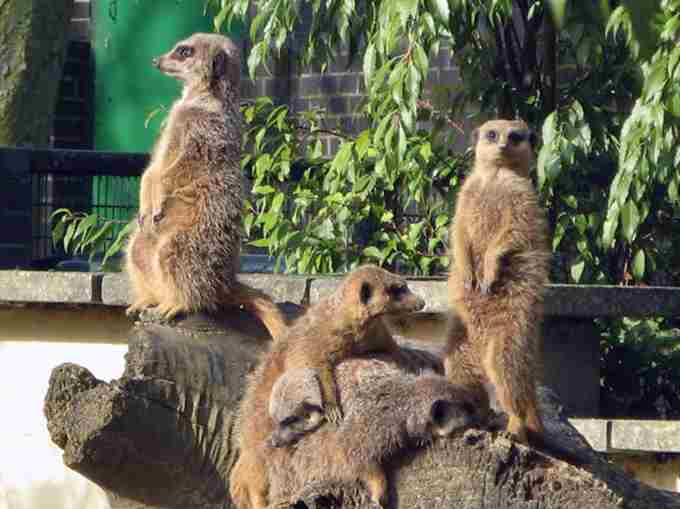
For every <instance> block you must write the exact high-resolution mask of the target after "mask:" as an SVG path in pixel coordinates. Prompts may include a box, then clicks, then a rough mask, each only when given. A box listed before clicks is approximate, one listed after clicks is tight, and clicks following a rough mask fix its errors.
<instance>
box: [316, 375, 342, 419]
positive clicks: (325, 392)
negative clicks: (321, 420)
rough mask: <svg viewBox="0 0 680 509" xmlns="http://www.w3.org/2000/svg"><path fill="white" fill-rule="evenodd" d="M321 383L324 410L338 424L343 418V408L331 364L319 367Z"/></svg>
mask: <svg viewBox="0 0 680 509" xmlns="http://www.w3.org/2000/svg"><path fill="white" fill-rule="evenodd" d="M319 384H320V385H321V396H322V398H323V411H324V414H325V415H326V419H328V421H329V422H331V423H332V424H338V423H339V422H340V421H341V420H342V409H341V408H340V403H339V401H338V392H337V385H336V383H335V376H334V374H333V367H332V366H331V365H327V366H324V367H323V368H320V369H319Z"/></svg>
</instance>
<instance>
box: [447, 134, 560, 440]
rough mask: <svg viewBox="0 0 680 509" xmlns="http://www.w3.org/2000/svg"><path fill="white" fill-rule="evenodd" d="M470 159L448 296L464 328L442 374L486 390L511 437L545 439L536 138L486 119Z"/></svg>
mask: <svg viewBox="0 0 680 509" xmlns="http://www.w3.org/2000/svg"><path fill="white" fill-rule="evenodd" d="M473 142H474V144H475V162H474V168H473V171H472V173H471V174H470V175H469V177H468V178H467V179H466V180H465V183H464V184H463V187H462V188H461V190H460V192H459V194H458V199H457V203H456V212H455V217H454V221H453V224H452V226H451V239H452V240H451V243H452V248H451V249H452V254H453V262H452V263H453V267H452V270H451V271H450V276H449V298H450V302H451V305H452V307H453V308H454V309H455V311H456V312H457V313H458V315H459V317H460V319H461V321H462V323H463V325H464V327H463V329H462V331H463V332H461V329H460V328H459V329H457V330H454V329H452V330H451V331H450V332H449V339H448V348H447V358H446V360H445V370H446V373H447V376H448V377H449V379H450V380H451V381H453V382H454V383H462V384H468V385H470V386H474V387H477V389H478V390H479V391H480V393H486V391H485V389H484V387H485V386H487V387H488V386H489V385H490V388H492V389H493V390H494V392H495V396H496V398H497V400H498V402H499V403H500V405H501V407H502V408H503V410H504V411H505V412H506V413H507V414H508V417H509V420H508V427H507V429H508V431H509V432H510V433H511V434H512V435H513V436H514V437H515V438H516V439H518V440H519V441H521V442H524V443H528V439H529V438H534V437H535V438H536V439H537V440H539V439H540V437H541V436H542V434H543V424H542V421H541V417H540V414H539V411H538V407H537V401H536V379H537V378H538V377H539V373H540V370H541V369H542V362H541V354H542V351H541V350H542V348H541V346H542V345H541V335H540V334H541V332H540V328H541V320H542V315H543V294H544V288H545V285H546V283H548V270H549V261H550V249H549V244H548V225H547V220H546V217H545V213H544V211H543V210H542V209H541V207H540V205H539V203H538V197H537V194H536V192H535V190H534V188H533V185H532V182H531V180H530V178H529V167H530V164H531V162H532V160H533V153H534V152H533V149H534V145H535V136H534V134H533V133H532V132H531V131H530V130H529V128H528V127H527V125H526V124H525V123H524V122H522V121H509V120H493V121H490V122H486V123H485V124H483V125H482V126H481V127H480V128H479V129H477V130H475V133H474V135H473Z"/></svg>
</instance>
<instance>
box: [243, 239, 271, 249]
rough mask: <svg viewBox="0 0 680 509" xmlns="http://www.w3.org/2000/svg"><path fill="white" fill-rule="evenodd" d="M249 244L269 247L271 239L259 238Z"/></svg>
mask: <svg viewBox="0 0 680 509" xmlns="http://www.w3.org/2000/svg"><path fill="white" fill-rule="evenodd" d="M248 245H249V246H253V247H269V239H257V240H251V241H250V242H248Z"/></svg>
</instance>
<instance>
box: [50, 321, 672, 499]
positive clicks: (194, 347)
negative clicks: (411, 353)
mask: <svg viewBox="0 0 680 509" xmlns="http://www.w3.org/2000/svg"><path fill="white" fill-rule="evenodd" d="M267 342H268V336H267V333H266V331H265V330H264V328H263V327H261V325H260V324H259V323H257V322H256V321H255V320H254V319H252V318H251V317H250V316H249V315H248V314H247V313H245V312H235V313H234V314H232V315H231V316H230V317H229V318H228V319H221V320H216V319H211V318H208V317H205V316H195V317H191V318H189V319H187V320H184V321H182V322H180V323H178V324H176V325H175V326H173V327H169V326H167V325H162V324H157V323H142V324H138V325H137V326H136V327H135V329H134V330H133V332H132V334H131V336H130V341H129V351H128V354H127V356H126V369H125V372H124V374H123V376H121V377H120V378H119V379H118V380H114V381H112V382H110V383H105V382H103V381H101V380H97V379H96V378H95V377H94V376H93V375H92V374H91V373H90V372H89V371H88V370H87V369H86V368H84V367H80V366H77V365H74V364H62V365H60V366H58V367H56V368H55V369H54V371H53V373H52V376H51V379H50V383H49V389H48V393H47V395H46V398H45V415H46V417H47V421H48V428H49V432H50V435H51V437H52V440H53V441H54V442H55V443H56V444H57V445H59V447H61V448H62V449H63V450H64V455H63V458H64V463H65V464H66V465H67V466H68V467H70V468H72V469H73V470H76V471H77V472H79V473H81V474H83V475H84V476H85V477H87V478H89V479H91V480H93V481H94V482H96V483H97V484H99V485H100V486H102V487H103V488H104V489H105V490H106V491H107V493H108V494H109V499H110V501H111V504H112V507H114V508H126V509H132V508H140V509H141V508H199V507H200V508H215V509H216V508H225V507H232V505H231V503H230V501H229V495H228V493H229V488H228V479H229V472H230V469H231V467H232V466H233V464H234V461H235V459H236V455H237V453H238V452H237V451H236V450H235V449H234V441H233V438H234V436H233V435H234V423H235V410H236V408H237V404H238V401H239V398H240V396H241V394H242V390H243V381H244V376H245V374H246V373H247V372H248V371H250V370H251V369H252V368H253V366H254V365H255V363H256V361H257V358H258V355H259V353H260V352H261V351H262V350H263V349H264V348H265V346H266V345H267ZM540 396H541V406H542V408H543V411H544V414H545V420H546V426H547V428H548V436H549V441H550V442H551V443H554V444H557V445H559V446H561V447H563V448H567V449H569V450H570V451H573V453H574V454H576V455H577V456H578V457H579V459H580V466H574V465H571V464H568V463H566V462H564V461H561V460H559V459H556V458H553V457H551V456H548V455H546V454H545V453H543V452H540V451H537V450H535V449H532V448H527V447H524V446H522V445H518V444H515V443H513V442H512V441H510V440H508V439H507V438H506V437H505V436H504V434H503V433H499V432H494V431H487V430H477V429H471V430H468V431H466V432H465V433H462V434H459V435H457V436H454V437H451V438H447V439H438V440H436V441H435V442H434V443H431V444H429V445H426V446H422V447H414V448H412V449H410V450H407V451H404V453H403V454H401V455H399V457H398V458H396V459H394V460H393V461H391V462H389V463H388V464H387V465H386V470H387V472H388V479H389V484H390V507H391V508H431V507H462V508H465V509H475V508H484V507H493V508H498V509H505V508H507V509H516V508H517V509H519V508H527V509H528V508H545V509H550V508H555V509H557V508H560V509H564V508H570V507H574V508H579V509H580V508H584V507H588V508H592V509H600V508H601V509H604V508H678V509H680V496H679V495H676V494H672V493H670V492H665V491H661V490H655V489H653V488H650V487H647V486H645V485H643V484H641V483H639V482H637V481H635V480H633V479H631V478H630V477H628V476H626V475H625V474H624V473H623V472H622V471H621V470H620V469H617V468H616V467H614V466H612V465H610V464H608V463H607V462H606V461H605V460H604V459H602V458H601V457H600V456H599V455H598V454H596V453H594V452H593V451H592V450H590V449H589V448H588V446H587V444H586V443H585V441H584V440H583V438H582V437H581V436H580V435H579V434H578V432H577V431H576V430H574V429H573V428H572V427H571V426H570V425H569V424H568V422H567V421H566V419H564V417H563V416H562V415H561V413H560V412H561V411H560V407H559V402H556V401H555V397H554V395H553V394H552V393H550V392H549V391H543V390H542V391H541V394H540ZM343 404H344V403H343ZM347 404H351V402H347ZM368 439H370V437H368ZM294 498H295V499H294V500H292V501H291V506H293V505H294V506H295V507H298V508H304V507H307V508H309V509H321V508H330V507H343V508H355V507H366V506H367V503H366V501H367V497H366V493H365V492H364V490H363V488H362V487H361V486H359V485H356V486H355V485H343V484H340V483H337V482H335V481H333V480H329V481H328V482H322V483H319V484H315V485H310V486H307V487H305V489H304V490H303V491H302V492H301V493H299V494H297V495H296V496H295V497H294Z"/></svg>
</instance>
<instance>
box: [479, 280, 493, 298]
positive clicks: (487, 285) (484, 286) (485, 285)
mask: <svg viewBox="0 0 680 509" xmlns="http://www.w3.org/2000/svg"><path fill="white" fill-rule="evenodd" d="M494 283H495V281H484V280H482V282H481V284H480V285H479V292H480V293H481V294H482V295H489V294H490V293H493V285H494Z"/></svg>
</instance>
